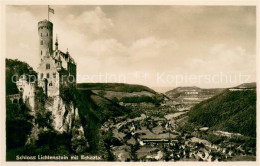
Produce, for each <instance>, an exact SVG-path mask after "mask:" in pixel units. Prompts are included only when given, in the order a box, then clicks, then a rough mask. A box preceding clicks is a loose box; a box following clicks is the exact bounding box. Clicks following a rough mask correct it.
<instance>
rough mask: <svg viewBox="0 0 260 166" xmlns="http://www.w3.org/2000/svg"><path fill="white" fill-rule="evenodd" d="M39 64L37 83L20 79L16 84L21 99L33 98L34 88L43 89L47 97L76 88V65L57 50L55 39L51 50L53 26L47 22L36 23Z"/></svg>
mask: <svg viewBox="0 0 260 166" xmlns="http://www.w3.org/2000/svg"><path fill="white" fill-rule="evenodd" d="M38 36H39V56H40V64H39V66H38V68H37V70H36V71H37V82H36V83H35V82H28V81H27V80H26V78H25V76H24V77H21V78H20V79H19V80H18V81H17V82H16V84H17V87H18V89H19V91H22V92H23V97H22V98H23V99H24V100H25V99H26V98H30V97H34V95H35V87H36V86H38V87H41V88H43V91H44V93H45V94H46V95H47V96H49V97H54V96H59V95H60V91H61V89H62V88H63V87H66V86H76V77H77V65H76V63H75V61H74V59H73V58H72V57H71V55H70V54H69V52H68V50H67V52H66V53H65V52H62V51H61V50H59V43H58V38H57V37H56V41H55V49H53V24H52V22H50V21H48V20H43V21H40V22H38Z"/></svg>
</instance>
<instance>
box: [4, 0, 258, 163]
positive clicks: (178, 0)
mask: <svg viewBox="0 0 260 166" xmlns="http://www.w3.org/2000/svg"><path fill="white" fill-rule="evenodd" d="M259 4H260V2H259V0H240V1H236V0H228V1H220V0H201V1H196V0H185V1H182V0H174V1H173V0H164V1H162V0H161V1H159V0H156V1H155V0H84V1H83V0H74V1H73V0H67V1H65V0H56V1H54V0H52V1H51V0H45V1H44V0H26V1H25V0H1V4H0V5H1V6H0V9H1V10H0V11H1V12H0V25H1V26H0V32H1V33H0V36H1V41H0V43H1V44H0V54H1V56H0V57H1V58H0V70H1V71H0V80H1V81H0V85H1V86H0V89H1V90H0V92H1V93H0V110H1V113H0V118H1V132H0V136H1V144H0V148H1V151H0V165H19V166H20V165H39V166H40V165H96V166H97V165H149V166H153V165H159V164H160V165H165V166H166V165H207V166H208V165H221V166H222V165H228V166H229V165H237V166H244V165H247V166H251V165H254V166H255V165H260V163H259V157H260V151H259V141H260V138H259V134H260V130H259V120H258V119H259V118H260V117H259V116H260V115H259V114H258V111H257V153H256V154H257V158H256V159H257V160H256V161H255V162H245V161H240V162H218V163H216V162H214V163H213V162H131V163H127V162H84V161H78V162H33V161H29V162H19V161H17V162H6V161H5V158H6V156H5V155H6V154H5V149H6V142H5V55H6V50H5V49H6V47H5V39H6V35H5V34H6V33H5V28H6V27H5V23H6V22H5V21H6V20H5V9H6V5H209V6H226V5H231V6H256V7H257V27H258V28H256V29H257V33H256V34H257V42H256V44H257V51H256V53H257V55H256V56H257V57H256V59H257V62H256V64H257V72H256V73H257V110H259V108H260V102H259V100H258V97H259V94H260V87H259V79H260V76H259V71H260V67H259V60H260V57H259V30H258V29H259V27H260V26H259Z"/></svg>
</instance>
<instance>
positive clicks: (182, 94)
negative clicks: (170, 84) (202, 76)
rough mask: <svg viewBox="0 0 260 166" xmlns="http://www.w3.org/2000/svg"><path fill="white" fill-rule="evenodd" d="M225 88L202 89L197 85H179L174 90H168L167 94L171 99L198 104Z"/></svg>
mask: <svg viewBox="0 0 260 166" xmlns="http://www.w3.org/2000/svg"><path fill="white" fill-rule="evenodd" d="M223 90H224V89H222V88H215V89H202V88H199V87H196V86H192V87H177V88H175V89H173V90H170V91H168V92H166V93H165V94H166V96H168V97H169V98H170V99H172V100H174V101H177V102H181V103H186V104H197V103H199V102H201V101H203V100H206V99H209V98H211V97H213V96H215V95H217V94H219V93H221V92H222V91H223Z"/></svg>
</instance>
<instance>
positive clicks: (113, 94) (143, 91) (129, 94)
mask: <svg viewBox="0 0 260 166" xmlns="http://www.w3.org/2000/svg"><path fill="white" fill-rule="evenodd" d="M77 89H78V90H91V91H93V92H94V93H95V94H98V95H99V96H103V97H105V98H108V99H110V100H113V101H117V102H120V101H122V102H124V103H125V102H126V103H127V102H130V103H136V102H155V100H156V103H158V102H159V101H161V100H163V98H165V96H164V95H163V94H158V93H157V92H155V91H154V90H152V89H151V88H148V87H146V86H143V85H135V84H123V83H79V84H77Z"/></svg>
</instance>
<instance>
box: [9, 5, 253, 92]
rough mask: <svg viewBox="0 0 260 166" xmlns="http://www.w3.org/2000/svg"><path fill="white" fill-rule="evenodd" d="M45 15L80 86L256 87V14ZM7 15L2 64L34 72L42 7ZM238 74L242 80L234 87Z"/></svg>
mask: <svg viewBox="0 0 260 166" xmlns="http://www.w3.org/2000/svg"><path fill="white" fill-rule="evenodd" d="M51 8H53V9H54V10H55V14H54V15H53V14H51V13H50V21H51V22H53V24H54V35H56V34H58V39H59V48H60V49H61V50H62V51H63V52H66V50H67V48H68V49H69V52H70V54H71V55H72V57H73V58H74V59H75V61H76V62H77V71H78V76H79V77H81V78H78V81H79V82H100V81H101V82H106V81H108V82H113V81H121V82H127V83H135V84H143V85H147V86H150V87H176V86H193V85H195V86H200V87H205V88H212V87H230V86H235V85H238V84H239V83H241V82H251V81H256V8H255V7H249V6H248V7H246V6H244V7H243V6H241V7H239V6H233V7H231V6H51ZM6 12H7V13H6V21H7V22H6V39H7V40H6V41H7V42H6V46H7V48H6V51H7V57H8V58H13V59H15V58H17V59H19V60H22V61H26V62H27V63H28V64H30V65H31V66H32V67H33V68H34V69H36V68H37V66H38V64H39V63H40V57H39V55H38V43H39V42H38V40H39V38H38V33H37V30H38V29H37V23H38V21H41V20H43V19H47V6H8V7H7V9H6ZM54 38H55V36H54ZM240 74H243V75H248V76H249V77H248V78H245V77H244V78H242V80H241V79H240V80H239V76H240ZM82 75H84V78H82ZM100 75H101V76H100ZM103 75H104V76H103ZM115 76H116V77H115ZM206 76H207V77H210V78H205V77H206ZM191 77H192V79H191ZM199 77H200V78H199ZM106 79H108V80H106ZM209 79H210V80H211V81H209ZM223 79H224V80H223ZM212 80H213V81H214V82H212ZM176 82H177V83H176Z"/></svg>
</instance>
